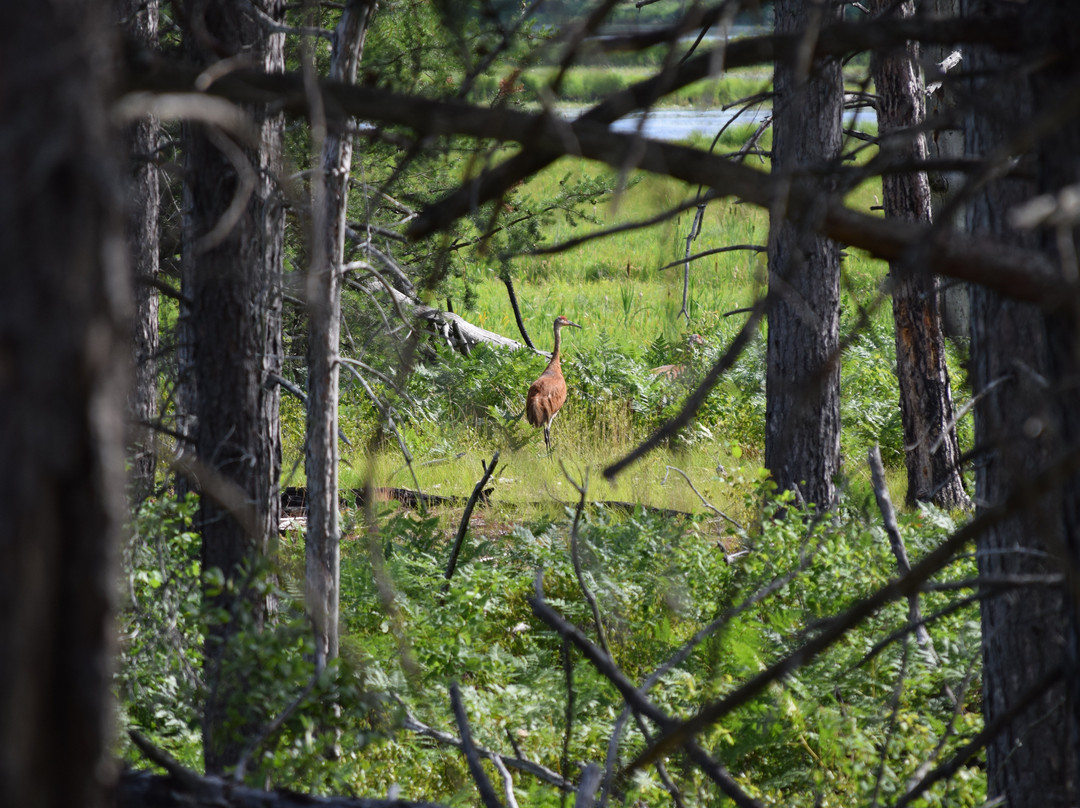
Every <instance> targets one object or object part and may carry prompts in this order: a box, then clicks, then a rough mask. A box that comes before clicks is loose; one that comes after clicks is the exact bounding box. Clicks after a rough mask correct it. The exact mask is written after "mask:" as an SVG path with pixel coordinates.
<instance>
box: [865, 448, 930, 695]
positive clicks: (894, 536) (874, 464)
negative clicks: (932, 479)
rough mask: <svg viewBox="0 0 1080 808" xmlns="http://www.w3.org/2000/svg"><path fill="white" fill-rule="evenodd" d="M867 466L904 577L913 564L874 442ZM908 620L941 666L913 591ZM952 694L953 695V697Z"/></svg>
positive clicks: (920, 641) (917, 597)
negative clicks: (897, 521) (909, 557)
mask: <svg viewBox="0 0 1080 808" xmlns="http://www.w3.org/2000/svg"><path fill="white" fill-rule="evenodd" d="M866 459H867V463H868V464H869V465H870V481H871V484H872V485H873V488H874V497H875V498H876V499H877V504H878V510H880V511H881V520H882V522H883V524H884V526H885V533H886V535H887V536H888V537H889V546H890V547H891V548H892V552H893V555H894V556H896V567H897V569H898V570H899V571H900V575H901V577H903V576H905V575H908V574H909V573H910V572H911V562H910V561H908V555H907V547H905V546H904V537H903V536H901V535H900V526H899V525H898V524H897V523H896V510H895V509H894V508H893V504H892V500H891V499H889V487H888V485H887V484H886V482H885V466H884V465H882V462H881V448H880V447H879V446H878V445H877V444H876V443H875V444H874V445H873V446H871V447H870V449H869V450H868V451H867V457H866ZM907 600H908V620H909V621H910V622H911V624H912V625H914V626H916V629H915V639H916V640H917V641H918V643H919V647H920V648H922V649H923V650H925V651H926V652H927V653H929V654H930V657H931V658H932V659H933V660H934V664H935V665H940V664H941V658H940V657H939V656H938V654H937V651H936V650H935V649H934V640H933V638H931V636H930V632H929V631H927V629H926V624H925V622H924V621H923V618H922V610H921V609H920V608H919V593H918V592H912V593H911V594H909V595H908V599H907ZM950 695H951V694H950Z"/></svg>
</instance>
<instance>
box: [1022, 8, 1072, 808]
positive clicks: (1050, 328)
mask: <svg viewBox="0 0 1080 808" xmlns="http://www.w3.org/2000/svg"><path fill="white" fill-rule="evenodd" d="M1035 21H1036V22H1037V23H1039V30H1041V31H1045V32H1046V38H1045V40H1040V41H1039V44H1042V45H1044V47H1046V49H1047V51H1048V52H1049V58H1047V59H1045V60H1040V62H1042V69H1041V70H1039V71H1036V72H1035V73H1034V74H1033V81H1032V85H1033V89H1034V92H1033V95H1034V98H1035V103H1036V105H1037V107H1038V108H1039V109H1041V110H1044V111H1046V112H1047V113H1049V112H1053V113H1054V115H1055V116H1057V117H1058V120H1057V121H1056V124H1057V125H1056V126H1055V127H1053V128H1052V129H1051V131H1050V132H1049V134H1048V135H1047V136H1046V138H1045V139H1044V140H1043V142H1042V143H1041V146H1040V149H1039V154H1038V177H1039V191H1040V193H1042V194H1048V195H1053V197H1054V198H1056V200H1057V201H1059V203H1060V202H1062V201H1063V193H1064V194H1069V193H1072V194H1075V191H1076V183H1077V181H1078V180H1080V122H1078V121H1077V115H1076V103H1075V101H1072V102H1071V103H1072V110H1071V117H1064V116H1061V110H1062V108H1063V106H1064V105H1065V104H1068V103H1070V102H1065V101H1064V99H1065V98H1068V97H1070V96H1072V98H1075V93H1076V87H1077V86H1078V84H1080V59H1078V57H1077V54H1080V5H1078V4H1077V3H1075V2H1069V1H1068V0H1048V1H1047V2H1045V3H1042V4H1040V6H1039V8H1038V10H1037V16H1036V18H1035ZM1061 213H1062V211H1058V215H1057V216H1056V218H1057V221H1052V220H1051V221H1048V222H1046V223H1044V224H1043V229H1042V230H1041V236H1042V242H1043V249H1044V251H1045V252H1046V253H1047V254H1048V255H1049V256H1051V258H1052V263H1053V265H1055V266H1057V267H1059V268H1060V272H1061V283H1062V288H1063V290H1068V292H1067V295H1066V296H1065V297H1064V299H1063V300H1062V301H1061V302H1060V303H1061V305H1060V306H1059V307H1058V308H1056V309H1055V310H1053V311H1052V312H1051V313H1050V314H1049V315H1048V316H1047V336H1048V342H1049V347H1050V357H1051V367H1052V369H1053V373H1054V376H1053V380H1054V383H1055V390H1054V392H1055V394H1056V395H1055V398H1056V400H1057V403H1058V408H1057V412H1056V416H1057V419H1056V421H1055V422H1050V423H1048V424H1046V428H1047V429H1048V431H1049V432H1050V434H1051V435H1052V436H1053V440H1054V441H1055V443H1057V444H1058V446H1059V451H1060V452H1062V453H1073V454H1075V453H1080V295H1078V294H1077V283H1078V279H1080V265H1078V259H1077V255H1078V247H1080V220H1078V217H1077V216H1076V213H1075V208H1073V209H1072V210H1071V211H1066V212H1065V215H1061ZM1029 427H1030V424H1029ZM1060 496H1061V503H1060V504H1061V506H1062V511H1063V516H1064V529H1065V547H1064V561H1065V563H1064V564H1062V569H1064V570H1065V572H1066V581H1067V584H1066V587H1065V606H1066V612H1067V621H1066V628H1067V631H1068V635H1067V640H1066V655H1065V656H1066V666H1065V671H1066V673H1065V683H1066V690H1067V695H1068V698H1069V702H1070V705H1069V706H1070V709H1069V710H1068V711H1062V714H1060V715H1061V723H1062V724H1063V725H1065V726H1064V727H1062V729H1061V733H1062V734H1063V735H1065V734H1066V733H1067V737H1068V740H1069V742H1070V743H1069V744H1068V745H1067V747H1066V749H1067V751H1066V760H1065V767H1066V770H1065V780H1066V782H1067V783H1068V784H1069V786H1070V787H1071V788H1070V791H1069V794H1070V796H1071V797H1072V799H1073V802H1074V804H1076V803H1077V802H1080V474H1072V475H1071V476H1070V477H1068V478H1067V479H1066V480H1065V481H1064V482H1063V484H1062V485H1061V488H1060Z"/></svg>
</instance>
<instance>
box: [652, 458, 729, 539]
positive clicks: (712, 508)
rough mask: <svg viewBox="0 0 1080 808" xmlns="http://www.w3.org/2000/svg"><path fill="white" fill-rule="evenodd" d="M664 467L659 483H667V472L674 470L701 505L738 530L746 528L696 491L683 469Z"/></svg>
mask: <svg viewBox="0 0 1080 808" xmlns="http://www.w3.org/2000/svg"><path fill="white" fill-rule="evenodd" d="M664 468H666V469H667V472H666V473H665V474H664V479H663V480H661V481H660V485H667V478H668V474H670V473H671V472H673V471H674V472H675V473H676V474H679V475H680V476H682V478H683V480H685V481H686V484H687V485H688V486H690V490H691V491H693V492H694V493H695V494H697V498H698V499H700V500H701V504H702V505H704V506H705V507H706V508H708V509H709V510H710V511H712V512H713V513H715V514H716V515H717V516H720V517H723V518H724V519H726V520H727V521H728V522H729V523H731V524H732V525H734V526H735V527H737V528H738V529H739V530H740V531H745V530H746V528H744V527H743V526H742V525H741V524H740V523H739V522H737V521H736V520H734V519H732V518H731V517H730V516H728V515H727V514H726V513H724V512H723V511H722V510H720V509H719V508H717V507H716V506H715V505H713V504H712V503H711V502H709V500H707V499H705V497H704V496H703V495H702V493H701V492H700V491H698V490H697V488H696V487H695V486H694V483H693V481H692V480H691V479H690V475H688V474H687V473H686V472H685V471H683V470H682V469H680V468H678V467H676V466H665V467H664Z"/></svg>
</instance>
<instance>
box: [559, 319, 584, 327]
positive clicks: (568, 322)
mask: <svg viewBox="0 0 1080 808" xmlns="http://www.w3.org/2000/svg"><path fill="white" fill-rule="evenodd" d="M563 325H572V326H573V327H574V328H581V326H580V325H578V324H577V323H572V322H570V321H569V320H567V321H566V322H565V323H563Z"/></svg>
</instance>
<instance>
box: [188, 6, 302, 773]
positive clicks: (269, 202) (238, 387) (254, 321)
mask: <svg viewBox="0 0 1080 808" xmlns="http://www.w3.org/2000/svg"><path fill="white" fill-rule="evenodd" d="M256 5H258V6H259V7H260V8H261V10H262V11H263V12H265V13H266V14H267V15H269V16H270V17H271V18H272V19H281V18H282V16H283V13H284V10H283V9H284V3H283V2H280V1H279V0H267V1H266V2H260V3H257V4H256ZM186 24H187V28H186V29H185V32H184V35H185V42H186V46H187V48H188V51H189V53H190V54H191V55H192V57H193V58H194V59H195V60H196V61H197V62H198V63H200V64H202V65H204V66H211V65H213V64H214V63H215V62H217V61H218V59H221V58H227V57H231V56H242V57H246V58H248V59H251V60H254V61H255V62H256V63H257V66H259V67H261V68H262V69H264V70H266V71H267V72H270V73H273V72H280V71H282V70H283V69H284V35H283V34H272V33H268V30H267V28H266V27H264V26H263V25H262V24H261V22H260V21H259V20H258V19H257V18H255V17H254V16H253V15H252V14H251V12H250V7H249V4H248V3H246V2H243V1H242V0H229V2H217V3H205V2H204V3H199V2H196V3H192V4H189V5H188V6H187V19H186ZM249 112H250V114H251V115H252V116H253V117H254V118H255V120H256V122H257V125H258V133H257V139H256V141H255V144H251V145H249V144H245V143H242V142H238V140H237V139H236V137H237V136H236V135H235V134H233V133H228V132H225V131H223V130H221V129H218V128H214V127H211V126H208V125H203V124H198V125H188V126H187V127H186V132H185V137H184V151H185V181H186V187H185V210H184V218H185V221H184V250H183V252H184V257H183V261H184V284H185V290H184V291H185V296H186V297H187V298H188V299H189V301H190V305H191V312H190V323H189V328H190V332H191V335H190V338H191V350H192V357H193V368H192V371H193V373H192V378H193V382H194V390H195V401H196V404H195V416H196V421H197V425H196V440H195V447H196V453H197V456H198V459H199V461H200V463H201V464H203V465H204V466H206V467H208V468H210V469H212V470H213V471H215V472H217V474H218V475H220V477H221V478H224V480H226V481H228V482H229V483H231V484H234V485H235V486H236V487H237V489H238V491H239V492H241V494H242V498H243V500H244V501H245V502H246V506H245V508H244V509H243V510H244V512H242V513H237V509H236V508H225V507H222V505H220V504H219V501H218V500H220V499H222V498H223V494H224V492H223V491H221V490H220V489H221V484H220V483H209V481H208V480H206V479H202V480H200V484H201V491H202V499H201V508H200V514H199V526H200V530H201V532H202V563H203V570H204V571H208V570H211V569H214V568H217V569H220V570H221V572H222V573H223V574H224V576H225V579H226V580H227V581H230V582H231V585H228V586H226V587H223V588H220V589H218V590H217V591H216V592H213V593H209V592H208V594H207V597H208V600H209V605H211V606H212V607H214V608H216V609H221V610H222V613H223V614H225V615H228V619H227V620H225V621H222V622H220V623H211V624H210V626H209V628H208V630H207V636H206V645H205V652H204V655H205V658H204V668H205V678H206V685H207V695H206V704H205V708H204V722H203V750H204V755H205V761H206V770H207V771H208V772H215V773H216V772H220V771H222V769H223V768H224V767H225V766H228V765H230V764H232V763H235V762H236V759H237V756H238V754H239V752H240V750H241V749H242V748H243V743H244V735H245V733H247V732H250V731H251V729H252V727H253V725H254V723H255V722H256V721H257V718H256V716H257V710H258V705H253V704H251V703H250V702H249V699H248V698H247V696H248V694H247V693H246V691H245V689H244V683H243V681H242V680H241V679H240V678H238V677H237V676H235V675H231V674H230V673H229V670H228V668H229V665H230V664H234V663H235V662H236V661H237V660H236V659H234V658H233V655H232V652H231V650H230V639H231V638H232V637H233V636H234V635H235V634H236V632H237V631H238V630H240V629H242V628H244V627H251V628H254V629H258V628H259V627H261V626H262V624H263V621H264V620H265V617H266V612H267V605H266V602H265V600H264V599H263V598H262V597H260V596H259V595H258V594H257V592H256V590H255V588H254V587H253V584H254V583H255V582H254V580H253V578H254V577H255V576H256V575H258V574H260V567H261V563H262V559H263V558H264V557H265V556H266V554H267V553H268V552H269V551H270V548H271V546H272V542H273V541H274V540H275V539H276V536H277V531H278V515H279V510H280V506H279V497H278V486H279V478H280V472H281V443H280V435H279V418H278V406H279V401H280V398H279V391H278V386H277V384H274V383H273V382H272V381H271V379H272V378H273V377H274V376H279V375H280V373H281V361H282V360H281V345H282V343H281V264H282V240H283V233H284V216H283V210H284V209H283V206H282V200H281V195H280V192H279V189H278V184H277V183H278V176H279V174H280V166H281V162H280V161H281V150H282V139H283V132H284V123H283V119H282V117H281V116H280V115H273V116H270V117H267V115H266V114H265V113H263V112H261V111H259V110H254V109H252V110H249ZM230 712H233V714H234V717H230V715H229V714H230ZM237 716H238V717H237Z"/></svg>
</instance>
